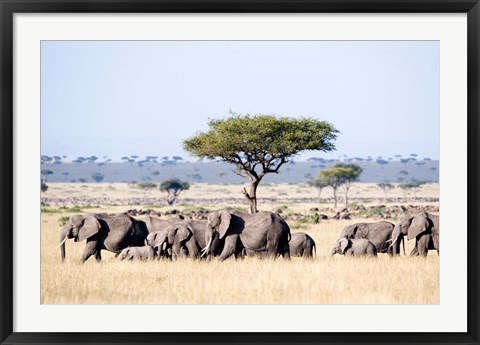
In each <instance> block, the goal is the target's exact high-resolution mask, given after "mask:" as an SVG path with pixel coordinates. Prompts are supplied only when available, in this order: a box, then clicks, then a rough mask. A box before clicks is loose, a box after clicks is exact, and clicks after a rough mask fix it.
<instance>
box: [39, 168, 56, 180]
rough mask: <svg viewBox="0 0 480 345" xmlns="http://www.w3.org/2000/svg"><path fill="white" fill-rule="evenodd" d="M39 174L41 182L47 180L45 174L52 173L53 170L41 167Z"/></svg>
mask: <svg viewBox="0 0 480 345" xmlns="http://www.w3.org/2000/svg"><path fill="white" fill-rule="evenodd" d="M40 174H42V176H43V182H47V176H48V175H53V171H51V170H49V169H42V170H41V171H40Z"/></svg>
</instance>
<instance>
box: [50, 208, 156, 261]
mask: <svg viewBox="0 0 480 345" xmlns="http://www.w3.org/2000/svg"><path fill="white" fill-rule="evenodd" d="M147 235H148V229H147V226H146V224H145V223H144V222H143V221H140V220H137V219H135V218H132V217H130V216H127V215H125V214H113V215H111V214H106V213H96V214H87V215H74V216H72V217H70V219H69V221H68V222H67V224H66V225H65V226H64V227H63V229H62V230H61V232H60V244H59V245H58V247H60V248H61V259H62V262H63V261H65V241H66V240H67V239H69V238H73V239H74V241H75V242H82V241H84V240H86V241H87V244H86V246H85V250H84V252H83V254H82V257H81V261H82V262H85V261H86V260H87V259H88V258H89V257H90V256H92V255H95V259H96V260H97V261H101V259H102V257H101V254H100V252H101V250H102V249H105V250H108V251H110V252H113V253H117V254H118V253H120V252H121V251H122V250H123V249H124V248H127V247H139V246H143V245H144V242H145V239H146V237H147ZM58 247H57V248H58Z"/></svg>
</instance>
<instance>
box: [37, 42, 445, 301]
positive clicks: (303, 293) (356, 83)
mask: <svg viewBox="0 0 480 345" xmlns="http://www.w3.org/2000/svg"><path fill="white" fill-rule="evenodd" d="M440 87H441V85H440V41H438V40H42V41H41V42H40V137H41V140H40V157H38V158H39V162H38V164H39V165H40V169H39V171H40V175H39V176H38V185H37V186H38V187H40V190H39V195H40V197H39V200H38V207H39V208H40V210H41V211H40V213H41V219H40V250H39V253H40V258H39V262H40V288H41V291H40V301H39V303H40V304H42V305H98V304H101V305H105V304H107V305H439V304H440V250H439V249H440V234H439V231H440V218H441V215H440V209H441V205H442V202H441V199H440V184H439V183H440V178H439V176H440V156H441V152H440V146H441V145H440V144H441V142H440V95H441V92H440ZM444 148H445V146H442V150H443V149H444ZM32 164H34V163H32ZM442 181H443V180H442ZM38 187H37V188H38ZM442 195H443V194H442ZM447 230H451V229H448V228H447ZM443 264H448V263H446V262H442V265H443Z"/></svg>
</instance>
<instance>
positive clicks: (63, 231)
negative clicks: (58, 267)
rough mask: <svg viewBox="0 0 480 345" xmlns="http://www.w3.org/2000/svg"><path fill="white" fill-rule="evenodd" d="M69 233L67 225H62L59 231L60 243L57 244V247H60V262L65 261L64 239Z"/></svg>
mask: <svg viewBox="0 0 480 345" xmlns="http://www.w3.org/2000/svg"><path fill="white" fill-rule="evenodd" d="M69 234H70V228H68V227H64V228H63V229H62V231H61V232H60V244H59V245H58V247H60V257H61V259H62V262H64V261H65V241H66V240H67V238H68V236H69ZM58 247H57V248H58Z"/></svg>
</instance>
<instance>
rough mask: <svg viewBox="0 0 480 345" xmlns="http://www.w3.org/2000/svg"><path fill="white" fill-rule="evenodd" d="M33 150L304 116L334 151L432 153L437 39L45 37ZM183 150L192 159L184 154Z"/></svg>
mask: <svg viewBox="0 0 480 345" xmlns="http://www.w3.org/2000/svg"><path fill="white" fill-rule="evenodd" d="M41 48H42V49H41V138H42V140H41V145H42V147H41V152H42V154H46V155H66V156H67V157H68V158H67V160H70V159H72V160H73V159H75V158H76V157H78V156H89V155H96V156H98V157H103V156H108V157H109V158H111V159H113V160H119V158H120V157H122V156H130V155H138V156H140V157H144V156H147V155H154V156H160V157H162V156H175V155H177V156H182V157H184V158H187V159H188V157H189V156H188V154H187V153H186V152H184V151H183V149H182V146H181V142H182V140H183V139H185V138H188V137H190V136H192V135H194V134H195V133H196V132H197V131H205V130H207V128H208V126H207V121H208V119H209V118H223V117H225V116H228V113H229V110H230V109H232V110H233V111H235V112H237V113H251V114H257V113H268V114H272V113H273V114H277V115H283V116H290V117H297V116H308V117H314V118H318V119H321V120H326V121H329V122H331V123H333V124H334V126H335V127H336V128H337V129H338V130H340V132H341V133H340V135H339V136H338V139H337V141H336V148H337V150H336V151H334V152H331V153H323V152H307V153H305V154H302V155H301V156H300V159H307V158H309V157H313V156H314V157H324V158H337V157H338V156H341V155H348V156H349V157H367V156H372V157H374V158H376V157H377V156H382V157H384V158H388V157H393V156H394V155H396V154H401V155H403V156H408V155H410V154H411V153H417V154H418V155H419V158H421V157H430V158H432V159H438V158H439V149H440V147H439V142H440V141H439V102H440V99H439V43H438V42H436V41H43V42H42V46H41ZM191 159H192V160H193V158H191Z"/></svg>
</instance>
